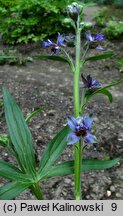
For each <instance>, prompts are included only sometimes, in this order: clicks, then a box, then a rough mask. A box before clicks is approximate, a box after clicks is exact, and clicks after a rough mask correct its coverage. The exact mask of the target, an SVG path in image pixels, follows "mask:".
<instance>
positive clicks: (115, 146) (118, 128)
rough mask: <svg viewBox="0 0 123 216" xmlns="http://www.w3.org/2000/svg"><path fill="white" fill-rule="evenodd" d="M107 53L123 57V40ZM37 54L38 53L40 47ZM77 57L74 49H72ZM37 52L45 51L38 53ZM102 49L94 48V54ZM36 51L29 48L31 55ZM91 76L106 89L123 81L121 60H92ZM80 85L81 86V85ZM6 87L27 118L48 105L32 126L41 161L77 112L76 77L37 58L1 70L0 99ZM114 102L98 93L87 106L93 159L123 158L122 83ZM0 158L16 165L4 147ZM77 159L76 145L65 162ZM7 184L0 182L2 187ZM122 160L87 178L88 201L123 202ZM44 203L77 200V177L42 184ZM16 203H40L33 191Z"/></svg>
mask: <svg viewBox="0 0 123 216" xmlns="http://www.w3.org/2000/svg"><path fill="white" fill-rule="evenodd" d="M105 46H106V49H107V50H114V51H115V52H116V54H117V56H118V58H120V57H122V50H123V40H122V41H113V42H109V41H106V44H105ZM35 50H36V49H35ZM69 51H70V52H71V53H72V55H73V56H74V54H73V49H71V48H70V49H69ZM35 52H41V53H42V52H44V51H43V49H40V50H39V49H37V50H36V51H35ZM96 52H97V51H95V50H93V49H92V50H91V54H96ZM31 53H34V51H33V47H32V48H31V47H29V52H28V54H30V55H31ZM84 72H86V73H87V74H92V76H93V77H94V78H95V79H96V80H98V81H100V82H101V83H102V84H103V85H105V84H108V83H111V82H113V81H117V80H119V79H121V78H123V74H121V73H120V72H119V69H118V66H117V64H116V57H113V58H112V59H108V60H102V61H98V62H89V63H88V64H87V65H86V66H85V69H84ZM80 84H81V83H80ZM3 86H6V87H7V88H8V89H9V90H10V92H11V93H12V95H13V96H14V97H15V98H16V100H17V102H18V104H19V105H20V106H21V109H22V110H23V112H24V114H27V113H29V112H30V111H32V110H33V108H36V107H39V106H42V105H47V108H46V109H45V110H44V111H43V112H42V113H41V114H39V115H38V116H37V117H35V118H34V119H33V120H32V121H31V123H30V124H29V126H30V129H31V131H32V134H33V138H34V146H35V149H36V152H37V155H38V156H37V163H38V161H39V159H40V158H41V152H42V151H43V150H44V148H45V146H46V144H47V143H48V142H49V141H50V140H51V138H52V137H53V136H54V135H55V134H56V133H57V131H59V130H60V129H61V128H62V127H63V126H64V125H65V124H66V118H67V116H69V115H71V114H73V78H72V74H71V73H70V69H69V67H68V65H66V64H64V63H59V62H52V61H44V60H34V62H33V63H27V65H26V66H20V67H19V66H9V65H4V66H0V96H2V87H3ZM111 92H112V94H113V99H114V100H113V103H112V104H110V103H109V101H108V99H107V98H106V97H105V96H102V95H98V96H96V97H95V98H93V99H92V100H91V101H90V102H89V103H88V105H87V108H86V112H89V113H94V115H95V124H96V129H95V131H94V134H95V135H96V136H97V138H98V144H97V145H96V146H95V147H93V146H92V147H91V148H90V149H87V150H85V156H84V157H88V158H95V159H96V158H98V159H105V158H110V159H112V158H115V157H119V156H121V157H123V125H121V123H120V122H119V121H120V120H121V119H123V108H122V107H123V84H120V85H119V86H117V87H112V88H111ZM6 131H7V130H6V126H5V119H4V118H1V122H0V133H3V132H6ZM0 152H1V154H0V155H1V156H0V157H1V158H2V159H4V160H6V161H10V162H13V159H12V158H11V157H10V156H9V152H7V150H6V149H3V148H2V147H1V149H0ZM72 158H73V147H71V146H68V147H67V148H66V149H65V151H64V152H63V155H62V157H61V158H60V159H59V160H60V161H61V160H69V159H72ZM5 182H6V181H5V180H3V179H0V185H3V184H4V183H5ZM122 182H123V161H122V160H121V162H120V163H119V164H118V165H117V166H115V167H113V168H111V169H108V170H105V171H97V172H89V173H86V174H82V184H83V199H123V184H122ZM41 187H42V191H43V192H44V194H45V195H44V199H73V193H74V181H73V176H66V177H62V178H60V177H59V178H52V179H49V180H47V181H45V184H44V182H43V183H41ZM17 199H35V198H34V196H33V195H32V194H31V191H26V192H24V193H22V194H21V195H20V196H19V197H17Z"/></svg>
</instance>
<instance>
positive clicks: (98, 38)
mask: <svg viewBox="0 0 123 216" xmlns="http://www.w3.org/2000/svg"><path fill="white" fill-rule="evenodd" d="M86 39H87V41H89V42H91V43H96V50H104V48H103V47H101V45H100V41H102V40H105V37H104V35H103V34H96V35H91V33H90V32H88V33H86Z"/></svg>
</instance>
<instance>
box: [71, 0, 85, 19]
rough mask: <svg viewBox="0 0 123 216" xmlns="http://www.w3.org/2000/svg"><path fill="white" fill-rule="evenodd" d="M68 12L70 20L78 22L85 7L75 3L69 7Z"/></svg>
mask: <svg viewBox="0 0 123 216" xmlns="http://www.w3.org/2000/svg"><path fill="white" fill-rule="evenodd" d="M67 11H68V14H69V16H70V18H71V19H73V20H74V21H76V20H77V19H78V15H81V14H82V12H83V6H82V5H80V4H78V3H76V2H73V3H72V4H71V5H68V8H67Z"/></svg>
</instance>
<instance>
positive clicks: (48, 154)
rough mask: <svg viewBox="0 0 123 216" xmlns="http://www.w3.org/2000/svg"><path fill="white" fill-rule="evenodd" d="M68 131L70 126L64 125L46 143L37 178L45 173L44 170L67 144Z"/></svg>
mask: <svg viewBox="0 0 123 216" xmlns="http://www.w3.org/2000/svg"><path fill="white" fill-rule="evenodd" d="M69 132H70V128H69V127H68V126H65V127H64V128H63V129H62V130H61V131H60V132H59V133H58V134H57V135H56V136H55V137H54V138H53V140H51V142H50V143H49V144H48V146H47V147H46V149H45V150H44V152H43V155H42V158H41V161H40V164H39V170H38V174H37V176H38V178H39V179H40V178H41V176H43V175H45V173H46V170H48V169H49V168H50V167H51V166H52V164H53V163H54V162H55V161H56V160H57V158H58V157H59V156H60V154H61V153H62V151H63V150H64V148H65V146H66V145H67V143H68V141H67V135H68V133H69Z"/></svg>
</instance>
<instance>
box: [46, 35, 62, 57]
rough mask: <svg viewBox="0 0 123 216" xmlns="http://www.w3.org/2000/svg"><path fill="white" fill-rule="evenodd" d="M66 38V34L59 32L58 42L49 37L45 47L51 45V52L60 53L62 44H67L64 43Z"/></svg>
mask: <svg viewBox="0 0 123 216" xmlns="http://www.w3.org/2000/svg"><path fill="white" fill-rule="evenodd" d="M64 40H65V35H64V34H62V35H60V33H58V38H57V42H56V43H53V42H52V41H51V40H49V39H48V40H47V41H44V42H43V46H44V47H47V46H49V47H50V49H51V54H55V55H59V51H60V46H65V45H64V44H63V42H64Z"/></svg>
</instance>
